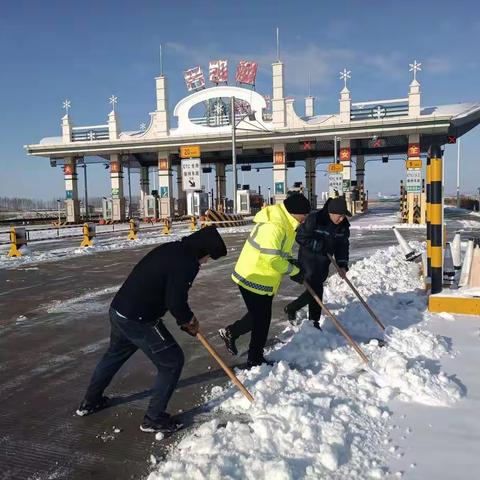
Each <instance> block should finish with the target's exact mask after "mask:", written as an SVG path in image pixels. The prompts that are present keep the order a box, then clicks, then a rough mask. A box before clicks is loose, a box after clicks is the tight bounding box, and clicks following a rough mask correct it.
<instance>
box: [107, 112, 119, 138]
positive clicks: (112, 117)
mask: <svg viewBox="0 0 480 480" xmlns="http://www.w3.org/2000/svg"><path fill="white" fill-rule="evenodd" d="M119 135H120V122H119V120H118V116H117V114H116V112H114V111H113V110H112V111H111V112H110V113H109V114H108V138H109V139H110V140H117V139H118V136H119Z"/></svg>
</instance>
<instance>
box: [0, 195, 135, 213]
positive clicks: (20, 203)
mask: <svg viewBox="0 0 480 480" xmlns="http://www.w3.org/2000/svg"><path fill="white" fill-rule="evenodd" d="M102 198H103V197H88V205H89V206H90V207H94V208H101V207H102ZM57 200H58V199H57V198H52V199H51V200H39V199H34V198H20V197H0V210H3V211H24V212H26V211H34V210H56V209H57V208H58V203H57ZM63 202H64V200H63V199H62V201H61V203H62V205H61V207H62V208H63ZM80 202H81V203H83V201H82V199H81V200H80ZM138 202H139V197H137V196H132V203H138Z"/></svg>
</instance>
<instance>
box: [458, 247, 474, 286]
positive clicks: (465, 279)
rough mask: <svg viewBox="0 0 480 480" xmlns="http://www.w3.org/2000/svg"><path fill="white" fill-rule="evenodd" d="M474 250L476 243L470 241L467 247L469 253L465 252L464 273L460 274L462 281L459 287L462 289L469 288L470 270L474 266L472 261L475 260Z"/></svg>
mask: <svg viewBox="0 0 480 480" xmlns="http://www.w3.org/2000/svg"><path fill="white" fill-rule="evenodd" d="M473 248H474V241H473V239H470V240H469V241H468V245H467V251H466V252H465V256H464V257H463V264H462V271H461V273H460V280H459V282H458V285H459V286H460V287H466V286H468V281H469V279H470V268H471V266H472V259H473Z"/></svg>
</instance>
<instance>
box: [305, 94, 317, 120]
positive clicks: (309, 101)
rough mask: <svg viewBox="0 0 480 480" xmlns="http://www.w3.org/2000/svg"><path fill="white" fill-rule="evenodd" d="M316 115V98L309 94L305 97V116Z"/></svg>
mask: <svg viewBox="0 0 480 480" xmlns="http://www.w3.org/2000/svg"><path fill="white" fill-rule="evenodd" d="M314 115H315V98H314V97H312V96H311V95H309V96H308V97H305V116H306V117H313V116H314Z"/></svg>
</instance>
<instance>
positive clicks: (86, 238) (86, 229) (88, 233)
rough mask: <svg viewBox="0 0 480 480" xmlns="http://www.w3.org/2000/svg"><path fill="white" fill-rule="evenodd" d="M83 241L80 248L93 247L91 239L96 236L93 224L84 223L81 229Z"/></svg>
mask: <svg viewBox="0 0 480 480" xmlns="http://www.w3.org/2000/svg"><path fill="white" fill-rule="evenodd" d="M82 234H83V240H82V243H81V244H80V246H81V247H93V242H92V240H93V238H95V236H96V231H95V225H94V224H93V223H84V224H83V227H82Z"/></svg>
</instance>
